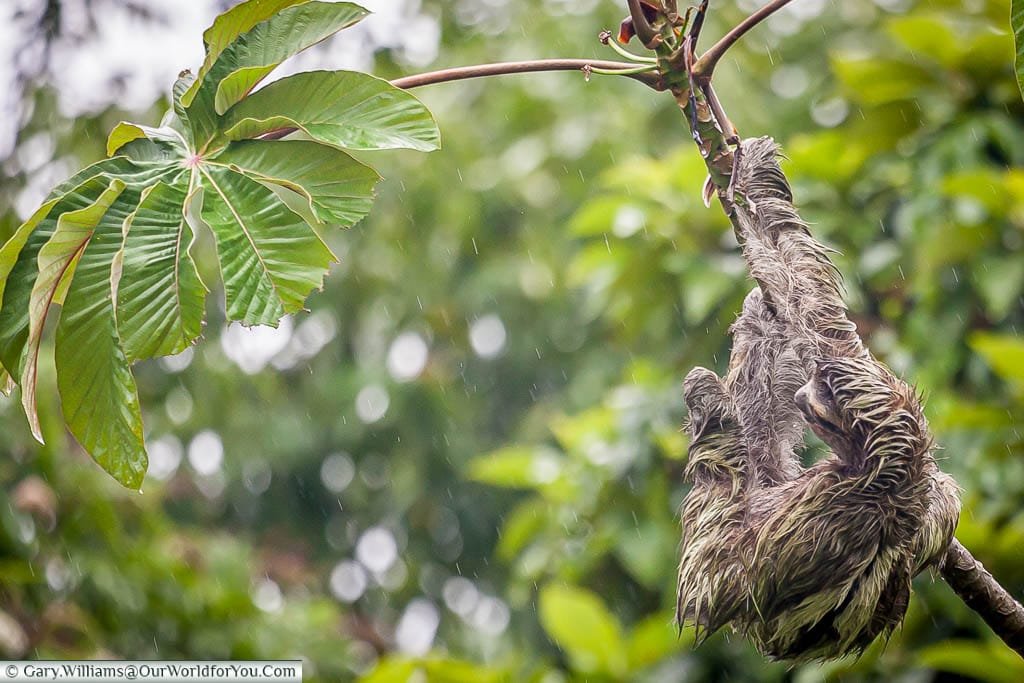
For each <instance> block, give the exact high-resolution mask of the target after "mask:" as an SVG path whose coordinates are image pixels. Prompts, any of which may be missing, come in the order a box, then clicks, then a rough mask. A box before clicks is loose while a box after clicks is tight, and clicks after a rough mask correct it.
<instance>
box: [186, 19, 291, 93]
mask: <svg viewBox="0 0 1024 683" xmlns="http://www.w3.org/2000/svg"><path fill="white" fill-rule="evenodd" d="M302 2H306V0H252V1H251V2H243V3H240V4H238V5H235V6H234V7H232V8H231V9H229V10H228V11H227V12H224V13H223V14H221V15H220V16H218V17H217V18H216V19H214V21H213V25H212V26H210V28H208V29H206V31H204V32H203V44H204V45H205V46H206V59H205V60H204V61H203V66H202V67H201V68H200V69H199V74H198V76H197V77H196V81H195V83H193V84H192V86H191V87H189V88H188V89H187V90H185V91H184V92H183V93H182V95H181V102H182V104H183V105H185V106H186V107H187V106H189V105H191V104H192V100H193V99H194V98H195V96H196V91H197V90H198V89H199V83H200V82H201V81H202V80H203V79H204V78H205V77H206V74H208V73H210V69H211V68H213V65H214V63H215V62H216V61H217V58H219V57H220V55H221V53H222V52H224V50H225V49H226V48H227V47H228V46H229V45H231V44H232V43H233V42H235V41H236V40H237V39H238V38H239V37H240V36H241V35H242V34H244V33H246V32H248V31H249V30H250V29H251V28H252V27H253V26H255V25H256V24H258V23H260V22H261V21H264V20H266V19H269V18H270V17H272V16H274V14H275V13H276V12H280V11H281V10H283V9H285V8H286V7H291V6H292V5H298V4H300V3H302Z"/></svg>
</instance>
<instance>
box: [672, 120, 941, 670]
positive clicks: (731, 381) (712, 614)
mask: <svg viewBox="0 0 1024 683" xmlns="http://www.w3.org/2000/svg"><path fill="white" fill-rule="evenodd" d="M739 152H741V156H740V159H739V160H738V162H737V164H736V167H735V169H734V178H733V180H732V183H731V187H733V188H734V191H735V196H736V197H737V198H738V201H736V203H735V204H734V205H733V206H732V207H731V210H732V214H733V215H732V219H733V225H734V227H735V229H736V236H737V239H738V241H739V243H740V245H741V247H742V250H743V254H744V257H745V259H746V261H747V264H748V267H749V269H750V272H751V275H752V277H753V278H754V280H755V281H756V282H757V284H758V286H757V287H756V288H755V289H754V290H753V291H751V292H750V294H749V295H748V296H747V298H746V300H745V301H744V304H743V310H742V312H741V314H740V316H739V318H738V319H737V321H736V322H735V323H734V324H733V326H732V328H731V330H730V333H731V334H732V337H733V348H732V352H731V354H730V359H729V368H728V372H727V373H726V376H725V377H724V379H723V378H719V377H718V376H717V375H715V373H714V372H712V371H710V370H707V369H705V368H695V369H693V370H692V371H691V372H690V373H689V374H688V375H687V377H686V379H685V381H684V383H683V393H684V398H685V401H686V406H687V410H688V415H689V416H688V431H689V433H690V438H691V440H690V448H689V460H688V464H687V469H686V474H685V476H686V479H687V481H688V482H689V483H690V484H691V485H692V488H691V490H690V492H689V493H688V494H687V496H686V499H685V500H684V502H683V506H682V511H681V518H682V527H683V537H682V549H681V560H680V565H679V581H678V598H677V609H676V619H677V622H678V624H679V626H680V627H682V626H683V624H685V623H692V624H694V625H695V626H696V628H697V631H698V638H699V639H701V640H702V639H703V638H706V637H707V636H708V635H710V634H711V633H714V632H715V631H717V630H718V629H720V628H722V627H725V626H727V625H728V626H731V627H732V629H733V630H735V631H737V632H739V633H742V634H744V635H746V636H747V637H748V638H750V639H751V640H752V642H753V643H754V644H755V645H756V646H757V647H758V649H759V650H760V651H761V652H762V653H763V654H764V655H766V656H768V657H770V658H774V659H788V660H793V661H806V660H815V659H818V660H820V659H828V658H833V657H839V656H843V655H846V654H850V653H857V652H861V651H863V650H864V648H866V647H867V646H868V645H869V644H870V643H871V642H872V641H874V640H875V638H876V637H878V636H880V635H882V636H888V635H889V634H890V633H891V632H892V630H893V629H894V628H895V627H896V626H897V625H898V624H899V623H900V622H901V620H902V618H903V616H904V614H905V612H906V609H907V604H908V601H909V596H910V584H911V579H912V578H913V577H914V576H915V575H916V574H918V573H919V572H921V571H922V570H923V569H925V568H926V567H929V566H931V565H934V564H936V563H937V562H938V561H939V560H940V558H941V557H942V556H943V553H944V552H945V549H946V547H947V546H948V544H949V542H950V540H951V539H952V536H953V531H954V529H955V527H956V523H957V519H958V517H959V511H960V502H959V492H958V487H957V486H956V483H955V482H954V481H953V479H952V478H951V477H949V476H948V475H946V474H944V473H942V472H941V471H940V470H939V468H938V466H937V465H936V463H935V460H934V458H933V456H932V451H933V450H934V444H933V440H932V436H931V433H930V431H929V429H928V424H927V421H926V419H925V416H924V413H923V411H922V407H921V400H920V398H919V397H918V396H917V394H916V392H915V391H914V389H912V388H911V387H910V386H908V385H907V384H906V383H905V382H903V381H902V380H901V379H899V378H898V377H896V376H895V375H894V374H893V373H892V372H891V371H890V370H889V369H888V368H886V367H885V366H884V365H883V364H882V363H880V362H878V361H877V360H875V359H874V358H873V357H872V356H871V354H870V353H869V352H868V350H867V349H866V348H865V347H864V345H863V343H862V342H861V339H860V337H859V335H858V334H857V330H856V326H855V325H854V324H853V322H852V321H851V320H850V319H849V318H848V316H847V312H846V307H845V304H844V302H843V298H842V282H841V279H840V276H839V273H838V271H837V270H836V268H835V267H834V265H833V264H832V262H831V261H830V259H829V258H828V250H827V249H826V248H825V247H824V246H823V245H822V244H820V243H819V242H817V241H816V240H815V239H814V238H813V237H812V236H811V234H810V232H809V230H808V228H807V225H806V224H805V223H804V222H803V221H802V220H801V219H800V217H799V215H798V214H797V212H796V210H795V209H794V208H793V203H792V194H791V191H790V188H789V184H788V182H787V180H786V178H785V176H784V175H783V173H782V171H781V169H780V167H779V164H778V148H777V146H776V145H775V143H774V141H772V140H771V139H770V138H758V139H752V140H746V141H744V142H743V143H741V145H740V147H739V150H738V153H739ZM807 427H810V429H811V431H812V432H813V433H814V434H815V435H816V436H817V437H818V438H819V439H821V441H822V442H824V443H825V445H827V446H828V447H829V448H830V450H831V452H830V454H829V455H828V456H826V457H824V458H823V459H821V460H820V461H818V462H817V463H815V464H813V465H812V466H810V467H807V468H804V467H803V466H802V465H801V459H800V456H799V449H800V447H801V445H802V443H803V435H804V432H805V429H806V428H807Z"/></svg>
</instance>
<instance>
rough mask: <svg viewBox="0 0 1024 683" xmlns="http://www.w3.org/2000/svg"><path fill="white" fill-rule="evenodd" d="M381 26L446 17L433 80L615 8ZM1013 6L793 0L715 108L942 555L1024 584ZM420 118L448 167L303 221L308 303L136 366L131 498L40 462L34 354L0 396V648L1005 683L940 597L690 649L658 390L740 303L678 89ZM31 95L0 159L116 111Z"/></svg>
mask: <svg viewBox="0 0 1024 683" xmlns="http://www.w3.org/2000/svg"><path fill="white" fill-rule="evenodd" d="M738 4H739V5H741V6H740V7H737V6H736V5H734V4H733V3H731V2H722V3H717V5H719V7H717V8H716V9H715V13H714V16H712V18H711V20H710V22H709V27H708V29H707V31H706V34H707V35H709V36H714V35H717V34H719V33H720V32H721V31H722V30H724V29H725V28H727V27H728V26H729V25H731V24H732V23H734V22H735V21H737V20H738V19H739V18H741V17H742V15H743V14H744V11H745V10H749V9H750V8H751V6H752V5H756V4H757V3H752V2H740V3H738ZM404 6H405V7H406V8H407V9H410V8H413V7H414V6H418V7H419V8H420V11H421V12H422V13H423V14H424V15H426V16H427V17H432V18H434V19H435V20H436V21H437V23H438V26H439V28H440V35H441V45H440V48H439V52H438V56H437V57H436V59H435V60H434V61H433V62H432V63H431V64H430V65H429V68H441V67H444V66H454V65H459V64H469V63H476V62H483V61H495V60H499V59H513V58H514V59H523V58H532V57H552V56H580V57H587V56H608V55H606V54H605V53H604V49H603V48H602V47H601V46H600V45H599V43H598V42H597V40H596V38H595V37H596V35H597V32H598V31H599V30H600V29H602V28H607V27H612V26H614V25H616V24H617V22H618V21H619V20H620V19H621V18H622V15H623V14H624V10H623V7H622V3H617V2H597V1H596V0H590V1H583V0H572V1H569V0H557V1H556V0H546V1H545V2H540V1H539V0H531V1H524V2H515V3H512V2H483V3H482V2H469V1H462V0H443V1H442V0H433V1H430V0H424V1H423V2H422V3H406V4H405V5H404ZM1008 14H1009V2H1007V1H1005V0H998V1H997V0H987V1H986V0H979V1H977V2H968V3H962V2H949V1H945V0H932V1H929V2H924V1H923V0H922V1H921V2H913V1H912V0H886V1H885V2H882V1H881V0H879V1H878V2H871V1H868V0H848V1H847V2H843V3H824V2H815V1H813V0H805V1H801V2H795V3H793V4H792V5H791V6H790V9H788V10H787V11H785V12H784V13H783V14H781V15H780V16H778V17H776V18H775V19H773V20H771V21H769V22H768V24H767V26H765V27H761V28H759V29H757V30H756V31H755V32H754V33H752V34H751V35H750V36H749V37H748V38H747V39H745V41H744V42H743V43H742V44H741V45H739V46H738V47H737V48H735V49H734V51H733V52H731V53H730V55H729V56H728V57H727V60H726V63H724V64H723V65H722V66H721V67H720V69H719V72H720V73H719V75H718V76H717V84H718V91H719V94H720V96H721V98H722V100H723V102H724V103H725V105H726V107H727V109H728V110H729V112H730V115H731V116H732V117H733V119H734V120H735V122H736V123H737V125H738V126H739V128H740V130H741V131H742V132H743V133H744V134H745V135H762V134H769V135H772V136H774V137H775V138H776V139H778V140H779V141H780V142H781V143H782V144H783V146H784V148H785V150H786V152H787V153H788V156H789V161H788V162H787V164H786V171H787V172H788V173H789V175H790V178H791V180H792V182H793V184H794V189H795V192H796V196H797V202H798V204H799V205H800V207H801V208H802V210H803V212H804V216H805V218H806V219H807V220H808V221H810V222H811V223H812V224H813V226H814V229H815V230H816V231H817V233H818V234H819V235H821V236H822V237H823V238H824V239H825V240H826V241H827V242H828V243H829V244H831V245H832V246H834V247H835V248H836V249H838V250H839V252H840V253H839V255H838V256H837V261H838V263H839V266H840V268H841V270H842V271H843V273H844V274H845V275H846V282H847V286H848V290H849V299H850V302H851V306H852V308H853V314H854V316H855V319H856V321H857V323H858V326H859V328H860V330H861V332H862V333H863V335H864V336H865V338H866V339H867V341H868V343H869V345H870V346H871V348H872V349H873V350H874V352H875V353H876V354H877V355H878V356H879V357H880V358H881V359H883V360H884V361H885V362H887V363H888V364H890V365H891V366H892V367H893V368H894V369H896V370H897V371H898V372H899V373H901V374H903V375H904V376H905V377H907V378H908V379H909V380H911V381H913V382H915V383H916V384H917V385H918V387H919V388H920V389H921V390H922V391H923V392H924V393H925V394H926V396H927V399H928V407H927V409H928V415H929V418H930V419H931V421H932V424H933V426H934V429H935V431H936V433H937V436H938V439H939V442H940V443H941V444H942V446H943V447H944V450H943V451H942V452H941V453H940V457H941V458H942V466H943V467H944V468H945V469H947V470H948V471H950V472H951V473H953V474H954V475H955V476H956V477H957V478H958V480H959V481H960V483H961V484H962V486H963V488H964V513H963V516H962V520H961V524H960V528H959V530H958V536H959V538H960V539H961V540H962V541H963V542H964V544H965V545H967V546H968V547H969V548H970V549H971V551H972V552H974V553H975V554H976V556H977V557H978V558H979V559H981V560H982V561H983V562H984V563H985V564H986V566H987V567H988V568H989V569H990V570H991V571H992V572H993V574H995V575H996V576H997V577H998V578H999V579H1000V580H1001V581H1002V582H1003V583H1004V585H1005V586H1007V588H1009V589H1010V590H1011V592H1013V593H1014V594H1016V595H1018V596H1019V595H1021V594H1022V593H1024V562H1021V558H1022V552H1024V551H1022V550H1021V549H1022V548H1024V515H1022V508H1021V503H1020V501H1021V500H1022V499H1024V438H1022V435H1021V428H1020V425H1021V422H1022V418H1024V337H1021V336H1020V328H1021V325H1022V323H1024V306H1022V298H1021V297H1022V289H1024V173H1022V170H1021V168H1024V166H1022V160H1024V118H1022V117H1024V104H1022V103H1021V100H1020V96H1019V93H1018V91H1017V86H1016V83H1015V80H1014V74H1013V70H1012V59H1013V44H1012V38H1011V35H1010V33H1009V27H1008V23H1007V18H1008ZM188 39H190V40H196V41H198V40H199V36H198V35H197V36H190V37H188ZM341 39H342V40H344V39H345V36H344V35H343V36H342V37H341ZM381 42H387V41H384V40H382V41H381ZM634 47H635V46H634ZM409 59H410V58H409V56H408V55H407V54H405V53H403V51H402V50H400V49H386V48H385V49H381V50H379V51H378V52H377V53H376V65H375V68H374V72H375V73H377V74H379V75H382V76H390V77H393V76H397V75H400V74H404V73H409V72H411V71H414V70H424V69H425V68H427V67H426V66H425V65H424V64H416V65H415V66H414V65H413V64H410V62H409ZM184 66H188V65H182V67H184ZM193 66H194V65H193ZM418 94H419V95H420V96H421V97H422V98H423V99H424V101H425V102H426V103H427V104H428V106H430V107H431V109H432V110H433V111H434V113H435V115H436V116H437V118H438V121H439V123H440V124H441V128H442V132H443V135H444V143H445V145H444V149H443V150H442V151H440V152H437V153H434V154H432V155H416V154H412V153H409V154H404V153H396V154H394V155H392V156H390V157H389V159H388V160H387V162H386V163H385V164H384V167H383V168H382V171H383V173H384V175H385V177H386V178H387V180H386V182H385V183H384V184H383V186H382V192H381V196H380V199H379V200H378V203H377V205H376V206H375V208H374V212H373V214H372V215H371V216H370V218H369V219H367V220H365V221H364V222H363V223H361V224H360V225H358V226H356V227H355V228H354V229H352V230H350V231H348V232H345V233H335V234H331V235H329V240H330V242H331V246H332V248H333V249H334V250H335V252H336V253H338V254H339V255H342V256H343V259H342V264H341V265H340V266H339V267H336V268H335V269H334V270H333V272H332V273H331V275H330V276H329V278H328V280H327V286H326V289H325V290H324V292H322V293H320V294H316V295H314V296H313V297H312V298H311V299H310V301H309V303H308V305H309V307H310V309H311V310H312V313H311V314H309V315H305V316H297V317H296V318H295V319H294V321H293V323H292V324H291V325H285V326H284V328H283V330H284V331H283V332H279V333H265V332H264V333H260V332H257V333H253V334H245V333H243V332H241V331H240V330H238V329H236V328H229V329H225V328H224V326H223V324H222V321H223V312H222V309H221V308H219V307H218V306H217V305H216V304H215V303H213V304H211V308H210V310H209V312H208V320H207V325H206V328H205V334H204V337H205V339H204V340H203V341H202V343H201V344H200V345H199V346H198V347H197V348H196V349H195V351H194V353H193V352H188V353H186V354H185V355H184V356H180V357H176V358H174V359H171V360H169V361H165V362H158V363H147V364H143V365H141V366H139V367H138V368H137V376H138V380H139V387H140V392H141V393H142V403H143V405H144V406H148V411H149V412H148V413H147V414H146V415H145V422H146V426H147V438H148V441H149V444H150V449H151V458H152V460H153V462H154V469H153V471H152V472H151V475H150V478H149V479H147V482H146V484H145V485H144V487H143V491H144V493H143V495H141V496H140V495H137V494H132V493H128V492H125V491H123V490H122V489H120V488H119V487H117V486H116V484H114V483H113V482H112V481H110V480H109V479H108V478H107V477H106V475H104V474H103V473H102V472H100V471H99V470H98V468H96V467H95V466H94V465H93V464H92V463H91V462H89V460H88V458H87V457H85V456H84V455H83V454H81V453H79V452H77V451H75V450H74V449H73V448H72V446H71V443H70V441H68V440H67V439H65V438H63V436H62V435H61V431H60V430H61V427H60V422H59V418H58V417H57V416H58V411H57V408H56V406H55V405H54V404H53V402H54V401H55V400H56V398H55V397H56V391H55V389H54V378H53V373H52V368H45V367H44V368H43V369H42V373H41V375H42V377H41V383H40V391H39V394H40V397H41V402H42V406H41V412H43V413H44V415H48V416H49V421H48V422H45V421H44V429H45V430H46V432H47V436H48V437H49V438H48V445H47V446H45V447H40V446H37V445H36V444H34V443H33V442H31V441H30V437H29V434H28V430H27V428H26V426H25V425H24V423H23V418H22V417H21V416H20V412H19V411H18V410H17V406H16V404H15V403H14V401H13V400H12V399H5V400H0V425H2V429H3V434H4V438H3V440H2V443H0V456H2V457H0V480H2V482H3V491H2V494H0V495H4V496H5V497H6V499H7V500H6V501H0V553H2V557H0V595H2V605H3V607H2V609H3V614H2V615H0V649H2V650H3V652H4V654H7V655H9V656H21V655H23V654H24V655H26V656H30V657H78V656H81V657H89V656H103V655H108V656H109V655H113V656H122V657H138V658H146V657H158V656H159V657H168V658H181V657H194V658H202V657H261V658H275V657H293V656H301V657H303V658H304V659H305V660H306V661H307V663H308V665H307V673H308V674H309V676H310V678H311V679H316V680H348V679H353V678H357V677H360V676H362V677H364V679H365V680H368V681H374V682H378V683H379V682H391V681H408V680H429V681H449V682H453V683H455V682H461V681H488V680H494V681H504V680H515V681H537V682H541V681H543V682H544V683H554V682H555V681H577V680H578V681H583V680H589V681H602V680H609V681H612V680H637V681H667V680H687V681H691V680H692V681H718V680H750V681H784V680H793V681H798V682H800V683H810V682H812V681H825V680H844V681H847V680H848V681H874V680H879V681H915V682H916V681H929V680H954V679H953V678H951V676H959V677H960V678H958V679H955V680H982V681H996V682H1001V681H1007V682H1009V681H1019V680H1024V663H1022V662H1021V660H1020V659H1019V658H1018V657H1016V655H1014V654H1013V653H1012V652H1010V651H1009V650H1007V649H1006V648H1005V646H1003V645H1002V644H1001V642H1000V641H999V640H998V639H996V638H995V637H994V636H993V635H992V634H991V632H989V631H988V630H987V629H986V627H984V625H982V624H981V622H980V621H979V620H978V619H977V617H976V616H974V615H973V614H972V613H971V612H970V611H969V610H968V609H967V608H966V607H964V606H963V605H962V604H961V603H960V601H959V600H958V599H957V598H956V597H955V596H954V595H953V594H952V592H951V591H950V590H949V589H948V588H947V587H945V585H944V584H942V583H941V582H939V581H933V580H932V579H931V578H930V577H929V576H927V575H925V576H922V577H920V578H919V579H918V581H917V582H916V584H915V588H916V590H915V594H914V598H913V600H912V603H911V608H910V611H909V613H908V615H907V619H906V622H905V624H904V626H903V628H902V629H901V630H899V631H898V632H897V633H896V634H895V635H894V637H893V638H892V640H891V641H890V642H889V643H888V644H887V645H885V644H881V643H876V645H875V646H873V647H872V648H871V649H870V650H869V651H868V652H867V653H866V654H865V655H864V656H863V657H861V658H859V659H857V660H844V661H840V662H835V663H830V664H826V665H822V666H816V665H815V666H802V667H799V668H796V669H788V668H787V667H786V666H785V665H782V664H772V663H767V662H765V661H764V660H763V659H762V658H761V657H760V656H758V655H757V654H756V653H755V652H754V651H753V650H752V648H751V647H750V646H749V645H748V644H747V643H745V642H744V641H742V640H741V639H735V638H729V637H727V636H726V635H724V634H720V635H718V636H715V637H714V638H712V639H711V640H710V641H709V642H708V643H707V644H705V645H703V646H701V647H700V648H699V649H693V648H692V647H691V643H692V637H691V636H692V634H690V633H689V632H688V631H684V632H683V634H682V636H681V637H677V635H676V633H675V631H674V628H673V626H672V625H671V614H672V609H673V608H674V603H675V562H676V552H677V547H678V532H677V521H676V510H677V508H678V505H679V503H680V501H681V499H682V497H683V495H684V494H685V487H684V486H683V485H682V483H681V473H682V469H683V467H684V464H685V452H686V441H685V438H684V436H683V434H682V433H681V432H680V430H679V426H680V423H681V420H682V418H683V410H682V401H681V398H680V395H679V394H680V392H679V383H680V381H681V378H682V377H683V376H684V374H685V373H686V371H687V370H688V369H689V368H690V367H692V366H694V365H697V364H702V365H707V366H709V367H714V368H716V369H718V370H721V369H722V368H723V367H724V365H725V362H726V359H727V357H728V339H727V336H726V330H727V327H728V325H729V324H730V322H731V321H732V319H733V318H734V316H735V314H736V312H737V311H738V309H739V305H740V302H741V301H742V297H743V296H744V294H745V292H746V291H747V290H748V289H749V288H750V286H751V284H750V282H749V281H748V280H747V278H746V275H745V272H744V268H743V264H742V261H741V259H740V256H739V252H738V250H737V247H736V245H735V243H734V242H733V241H732V237H731V232H730V231H729V229H728V224H727V222H726V220H725V219H724V218H723V216H722V215H721V212H720V211H718V210H717V209H712V210H707V209H705V208H704V207H703V205H702V203H701V200H700V186H701V181H702V179H703V176H704V172H703V170H702V169H703V165H702V162H701V161H700V159H699V158H698V156H697V153H696V151H695V149H694V147H693V144H692V141H691V140H690V139H688V137H687V135H686V132H685V131H686V129H685V125H684V124H683V122H682V121H680V119H679V113H678V111H677V110H676V109H675V107H674V104H673V103H672V102H671V100H670V98H667V97H664V96H661V97H659V96H658V95H657V94H655V93H652V92H650V91H648V90H647V89H645V88H644V87H643V86H641V85H639V84H636V83H633V82H629V81H626V80H622V81H619V80H615V79H609V78H598V77H594V78H593V79H591V80H590V82H585V81H584V79H583V78H582V77H579V76H577V75H574V74H564V73H563V74H539V75H532V76H515V77H507V78H503V79H501V80H493V81H472V82H464V83H458V84H451V85H447V86H435V87H432V88H429V89H424V90H423V91H421V92H419V93H418ZM28 96H29V97H31V100H32V102H33V108H32V113H31V116H29V117H27V118H26V120H25V122H24V126H23V127H22V129H21V132H20V134H19V142H20V145H19V149H23V147H24V145H25V144H26V143H27V141H30V140H33V139H38V137H39V136H45V137H47V138H48V139H51V140H52V143H53V145H52V148H53V152H52V154H51V156H52V158H53V159H54V160H57V161H55V162H50V163H65V164H66V163H68V162H67V160H68V159H69V158H70V159H72V160H74V162H75V164H76V165H82V164H85V163H87V162H90V161H93V160H95V159H97V158H99V157H100V156H101V155H102V147H101V145H102V141H103V139H104V137H105V132H106V131H107V130H108V129H109V128H110V127H111V126H112V125H113V123H115V122H116V121H117V120H118V119H120V118H121V117H122V115H123V112H120V111H118V110H117V108H116V105H114V104H112V106H111V108H110V109H109V110H106V111H103V112H99V113H97V114H95V115H93V116H83V117H78V118H76V119H75V120H68V119H67V118H65V117H64V116H62V115H61V113H60V110H59V108H58V107H57V104H56V103H57V101H58V98H57V97H56V96H55V94H54V93H53V92H52V91H51V90H49V89H48V87H47V86H46V83H45V79H42V78H40V79H39V80H38V81H36V82H34V83H33V84H32V87H30V88H29V90H28ZM113 99H114V98H113V96H112V100H113ZM162 106H163V105H162V104H161V103H157V104H155V105H154V108H153V111H152V112H150V114H149V116H150V118H151V119H152V120H153V121H154V122H155V121H156V120H157V119H158V117H159V111H160V109H161V107H162ZM145 116H146V115H145V114H139V113H134V112H133V113H131V116H130V118H133V119H134V120H145V118H144V117H145ZM20 158H23V157H21V156H19V154H18V153H17V152H15V154H14V155H12V157H11V158H10V159H8V160H7V162H6V163H5V165H4V166H3V172H4V174H5V181H4V185H3V189H2V191H0V197H3V198H6V199H7V201H8V202H13V201H14V199H15V198H16V197H17V196H18V193H19V192H21V191H22V189H21V188H22V187H23V186H24V185H25V184H26V183H27V182H28V181H29V180H30V179H31V178H32V177H33V175H34V174H38V173H41V172H42V171H39V170H38V167H36V168H34V169H29V168H25V167H23V166H24V165H23V164H22V165H19V159H20ZM61 160H63V161H61ZM45 168H50V166H46V167H45ZM71 170H73V169H71ZM5 206H7V205H5ZM15 223H16V217H15V216H14V211H13V209H11V208H6V209H5V213H4V218H3V223H2V225H3V226H5V227H4V228H3V230H6V231H8V232H9V231H10V230H11V229H12V228H13V225H14V224H15ZM212 267H213V264H211V263H205V264H200V268H201V269H203V268H205V269H206V272H204V276H206V280H207V281H208V282H212V281H213V278H212V277H209V276H208V274H209V273H210V269H211V268H212ZM243 368H244V369H243ZM250 373H251V374H250ZM4 502H6V504H3V503H4Z"/></svg>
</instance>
